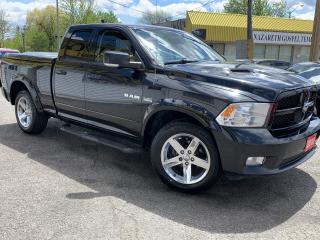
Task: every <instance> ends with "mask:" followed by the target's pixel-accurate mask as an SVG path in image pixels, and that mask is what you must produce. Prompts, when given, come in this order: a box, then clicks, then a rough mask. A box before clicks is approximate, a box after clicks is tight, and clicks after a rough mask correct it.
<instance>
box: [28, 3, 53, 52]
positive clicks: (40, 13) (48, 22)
mask: <svg viewBox="0 0 320 240" xmlns="http://www.w3.org/2000/svg"><path fill="white" fill-rule="evenodd" d="M27 28H28V29H30V28H32V31H33V32H34V33H36V31H38V32H41V34H38V33H37V34H36V36H38V37H39V36H41V38H42V40H46V41H47V43H45V44H44V45H46V46H48V48H49V50H50V51H53V50H54V49H55V46H56V40H57V16H56V8H55V7H53V6H47V7H46V8H44V9H41V10H40V9H34V10H32V11H31V12H29V13H28V14H27ZM43 34H45V35H46V38H45V39H44V38H43Z"/></svg>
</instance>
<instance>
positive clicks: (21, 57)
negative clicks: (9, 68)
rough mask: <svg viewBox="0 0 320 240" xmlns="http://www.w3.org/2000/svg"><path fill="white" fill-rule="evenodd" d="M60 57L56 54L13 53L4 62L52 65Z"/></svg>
mask: <svg viewBox="0 0 320 240" xmlns="http://www.w3.org/2000/svg"><path fill="white" fill-rule="evenodd" d="M57 57H58V53H56V52H25V53H13V54H9V55H8V56H6V57H5V58H4V61H7V62H11V61H15V60H18V61H29V62H39V63H52V61H53V60H55V59H56V58H57Z"/></svg>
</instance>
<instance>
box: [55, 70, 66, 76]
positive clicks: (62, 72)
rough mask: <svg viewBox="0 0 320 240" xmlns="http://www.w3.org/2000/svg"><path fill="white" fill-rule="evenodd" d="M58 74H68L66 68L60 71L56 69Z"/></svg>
mask: <svg viewBox="0 0 320 240" xmlns="http://www.w3.org/2000/svg"><path fill="white" fill-rule="evenodd" d="M56 74H57V75H67V72H66V71H64V70H59V71H56Z"/></svg>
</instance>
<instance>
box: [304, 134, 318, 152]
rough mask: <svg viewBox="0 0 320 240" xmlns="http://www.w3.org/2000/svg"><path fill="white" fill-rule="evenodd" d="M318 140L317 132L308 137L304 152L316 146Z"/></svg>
mask: <svg viewBox="0 0 320 240" xmlns="http://www.w3.org/2000/svg"><path fill="white" fill-rule="evenodd" d="M316 142H317V134H313V135H312V136H310V137H308V138H307V142H306V146H305V147H304V152H308V151H310V150H311V149H313V148H314V147H315V146H316Z"/></svg>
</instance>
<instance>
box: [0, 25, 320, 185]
mask: <svg viewBox="0 0 320 240" xmlns="http://www.w3.org/2000/svg"><path fill="white" fill-rule="evenodd" d="M1 71H2V76H3V78H2V81H1V87H2V92H3V95H4V96H5V98H6V99H7V100H8V101H9V102H11V104H13V105H15V110H16V118H17V122H18V124H19V127H20V128H21V129H22V130H23V131H24V132H26V133H30V134H36V133H40V132H42V131H43V130H44V129H45V128H46V125H47V122H48V119H49V118H50V117H54V118H59V119H61V120H63V121H66V122H70V123H73V124H80V125H82V126H87V127H89V128H92V127H94V128H96V129H99V131H112V132H113V134H118V135H117V136H121V139H122V138H126V139H130V140H132V141H133V140H134V141H136V142H138V143H140V145H141V147H144V148H146V149H148V150H149V151H150V155H151V162H152V165H153V166H154V168H155V170H156V172H157V173H158V174H159V176H160V178H161V179H162V180H163V181H164V182H165V183H167V184H168V185H170V186H173V187H176V188H178V189H182V190H199V189H203V188H205V187H208V186H210V184H212V183H213V182H215V181H216V180H217V179H218V177H219V176H220V175H221V173H227V174H228V175H229V176H255V175H269V174H275V173H280V172H283V171H286V170H288V169H291V168H293V167H296V166H298V165H299V164H301V163H302V162H304V161H306V160H307V159H309V158H310V157H311V156H312V155H313V154H314V152H315V148H316V143H315V142H316V139H317V138H318V132H319V131H320V120H319V119H318V118H317V117H315V116H314V114H313V112H314V101H315V99H316V94H317V89H316V87H315V86H314V85H313V84H312V83H310V81H307V80H306V79H304V78H302V77H299V76H296V75H294V74H292V73H289V72H286V71H283V70H277V69H275V68H270V67H264V66H259V65H254V64H251V63H228V62H226V61H225V60H224V58H223V57H221V56H220V55H219V54H217V53H216V52H214V51H213V50H212V49H211V48H210V47H209V46H207V45H206V44H205V43H203V42H202V41H201V40H199V39H198V38H196V37H194V36H192V35H191V34H188V33H186V32H182V31H178V30H174V29H169V28H163V27H156V26H134V25H132V26H128V25H120V24H119V25H109V24H95V25H78V26H72V27H70V29H69V30H68V32H67V33H66V35H65V37H64V40H63V43H62V45H61V49H60V51H59V53H58V54H55V53H24V54H13V55H10V56H7V57H6V58H5V59H4V61H3V62H2V66H1Z"/></svg>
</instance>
